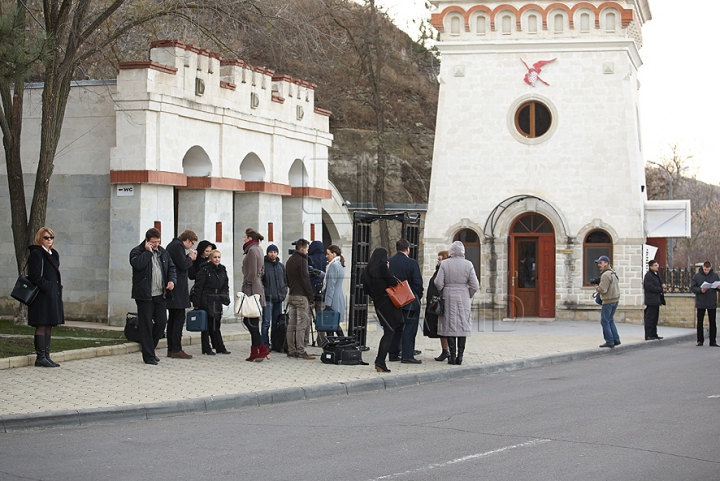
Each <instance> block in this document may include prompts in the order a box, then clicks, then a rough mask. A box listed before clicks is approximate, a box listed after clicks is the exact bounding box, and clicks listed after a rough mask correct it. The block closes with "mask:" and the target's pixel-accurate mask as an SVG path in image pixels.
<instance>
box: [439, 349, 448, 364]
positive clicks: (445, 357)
mask: <svg viewBox="0 0 720 481" xmlns="http://www.w3.org/2000/svg"><path fill="white" fill-rule="evenodd" d="M449 357H450V351H448V350H447V349H443V352H441V353H440V355H439V356H438V357H436V358H435V360H436V361H440V362H442V361H444V360H445V359H447V358H449Z"/></svg>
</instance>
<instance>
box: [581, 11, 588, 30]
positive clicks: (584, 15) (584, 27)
mask: <svg viewBox="0 0 720 481" xmlns="http://www.w3.org/2000/svg"><path fill="white" fill-rule="evenodd" d="M580 31H581V32H589V31H590V14H589V13H581V14H580Z"/></svg>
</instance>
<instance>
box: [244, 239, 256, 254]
mask: <svg viewBox="0 0 720 481" xmlns="http://www.w3.org/2000/svg"><path fill="white" fill-rule="evenodd" d="M259 243H260V241H259V240H257V239H250V240H249V241H247V242H246V243H244V244H243V254H247V251H248V249H250V246H251V245H253V244H259Z"/></svg>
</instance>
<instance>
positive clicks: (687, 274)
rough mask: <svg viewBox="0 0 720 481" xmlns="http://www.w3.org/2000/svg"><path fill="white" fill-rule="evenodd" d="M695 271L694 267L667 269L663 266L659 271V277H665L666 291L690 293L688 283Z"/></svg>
mask: <svg viewBox="0 0 720 481" xmlns="http://www.w3.org/2000/svg"><path fill="white" fill-rule="evenodd" d="M696 273H697V268H694V267H692V268H689V269H677V268H676V269H668V268H666V267H665V268H661V269H660V271H659V274H660V277H662V278H663V279H665V284H667V291H666V292H668V293H675V294H681V293H682V294H686V293H690V292H691V291H690V283H691V282H692V278H693V276H694V275H695V274H696Z"/></svg>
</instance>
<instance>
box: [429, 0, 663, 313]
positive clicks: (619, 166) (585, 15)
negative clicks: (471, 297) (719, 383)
mask: <svg viewBox="0 0 720 481" xmlns="http://www.w3.org/2000/svg"><path fill="white" fill-rule="evenodd" d="M432 3H433V4H435V5H436V7H438V8H437V9H436V12H439V13H436V14H434V15H433V25H434V26H435V27H436V28H437V29H438V30H439V31H440V32H441V41H440V42H439V43H438V48H439V50H440V53H441V54H442V66H441V71H440V75H439V77H440V97H439V106H438V119H437V129H436V137H435V151H434V158H433V171H432V179H431V185H430V193H429V208H428V213H427V217H426V221H425V259H426V262H425V264H426V265H425V266H424V268H425V274H426V275H427V276H428V277H429V274H431V273H432V269H433V267H434V259H435V257H436V253H437V252H438V251H439V250H441V249H446V248H447V247H448V245H449V244H450V243H451V242H452V241H453V240H454V238H455V236H456V235H457V234H458V232H460V231H461V230H463V229H470V230H472V231H473V232H474V233H475V234H477V237H478V239H479V244H480V259H479V265H480V272H479V273H478V274H479V278H480V281H481V290H480V292H479V293H478V294H477V295H476V303H479V304H480V305H481V306H483V307H484V308H486V309H488V311H486V312H489V313H491V315H492V316H494V317H493V318H496V316H499V317H505V316H507V315H510V316H512V317H520V316H522V315H523V312H529V313H530V314H529V317H535V316H538V317H557V318H588V317H590V318H595V317H598V318H599V313H597V312H596V311H597V309H596V308H595V307H594V304H593V301H592V299H591V294H592V292H593V291H594V288H593V286H591V285H588V284H587V275H588V273H586V274H585V276H586V278H585V279H584V278H583V272H584V270H583V266H584V265H587V262H586V260H585V259H584V253H585V249H584V243H585V241H586V237H587V235H588V234H589V233H591V232H593V231H602V232H603V233H605V234H607V235H608V236H609V237H610V239H611V242H612V247H611V251H610V252H611V257H612V263H613V265H614V267H615V268H616V270H617V272H618V275H619V277H620V280H621V287H622V299H621V303H620V310H621V312H620V315H619V317H620V318H623V316H624V317H626V318H628V319H639V318H641V307H642V273H643V265H642V246H643V243H644V240H645V233H644V220H643V209H644V202H645V200H646V194H645V175H644V160H643V155H642V141H641V138H640V128H639V118H638V88H639V84H638V80H637V70H638V68H639V67H640V66H641V64H642V62H641V60H640V56H639V53H638V48H639V46H640V29H641V27H642V25H643V23H644V22H645V21H648V20H649V19H650V12H649V9H648V6H647V2H646V1H645V0H639V1H632V0H628V1H616V2H578V1H564V2H560V3H558V2H549V1H546V2H534V3H528V2H525V1H502V2H500V1H497V2H496V1H485V2H476V1H454V2H451V1H447V2H446V1H435V2H432ZM523 61H524V62H525V63H526V64H527V68H526V65H525V64H523ZM540 61H550V63H547V64H544V65H539V69H540V70H541V71H540V72H539V74H538V75H539V77H540V79H539V80H537V81H536V82H535V85H534V86H532V85H531V84H530V83H529V82H526V81H525V75H526V74H528V75H531V74H532V71H531V70H529V69H532V68H534V67H533V66H534V65H537V64H536V63H537V62H540ZM529 80H532V79H529ZM545 82H546V83H547V84H546V83H545ZM529 102H531V103H532V102H534V103H535V104H534V105H537V104H538V103H539V104H540V106H539V107H533V108H537V109H540V108H542V106H545V107H546V108H547V110H548V111H549V113H550V115H551V117H552V120H551V121H550V122H549V125H548V123H547V122H545V121H543V120H542V119H544V117H543V118H541V117H540V114H536V115H538V117H537V118H538V119H540V120H538V126H539V127H538V129H541V128H542V127H543V125H544V128H547V132H546V133H544V134H543V135H537V134H533V133H532V132H530V131H527V125H525V124H522V122H523V120H522V119H523V117H522V116H521V117H518V116H517V113H518V111H519V110H521V107H523V106H525V105H528V103H529ZM526 112H528V111H526ZM537 112H540V110H537ZM521 115H522V114H521ZM530 115H532V114H530ZM529 122H530V123H531V124H532V123H533V122H532V117H531V120H530V121H529ZM508 199H510V200H508ZM458 206H462V207H461V208H458ZM532 213H536V214H539V215H540V216H542V218H544V219H546V220H547V221H549V222H550V224H551V225H552V232H551V234H553V235H552V236H550V237H552V243H553V244H554V248H553V254H552V255H550V256H549V258H548V259H546V260H544V261H543V260H541V259H540V252H539V251H537V253H536V252H535V250H533V251H532V252H533V255H532V256H531V255H528V256H527V257H528V259H530V258H531V257H532V258H533V264H535V263H537V266H535V265H533V269H535V267H537V272H536V275H537V278H533V281H532V283H533V284H534V283H535V282H536V281H537V284H538V285H537V286H533V287H536V288H538V289H539V288H540V285H539V284H540V283H541V281H542V274H541V272H540V270H541V268H544V269H545V271H544V272H545V275H546V276H551V278H552V280H551V281H550V283H551V284H553V285H545V286H544V288H543V289H544V291H543V292H544V294H545V295H546V297H547V298H548V299H550V300H551V302H552V306H551V307H552V309H550V307H549V306H548V305H547V304H546V305H545V306H544V307H545V310H543V309H542V306H541V309H540V312H539V313H538V312H537V309H535V308H534V307H533V306H527V305H526V306H525V307H530V308H529V309H527V310H525V309H524V308H520V309H518V304H517V303H518V301H517V299H518V298H519V297H522V295H527V296H530V297H529V298H527V299H529V300H525V299H523V300H522V302H525V303H526V304H527V303H530V304H532V303H533V302H542V301H538V300H537V299H536V298H534V297H532V293H530V292H529V291H530V289H528V292H526V293H524V294H522V295H521V294H520V293H518V292H517V291H516V289H517V288H518V286H519V284H517V283H518V282H523V281H522V280H519V277H520V278H522V274H518V272H517V271H518V266H519V265H524V264H523V259H522V256H523V255H524V254H522V253H518V252H517V251H516V249H518V248H519V247H518V246H519V245H525V244H517V242H518V241H522V242H524V241H525V240H528V241H532V240H533V239H535V238H536V237H537V239H540V237H542V238H545V239H548V236H549V234H550V233H548V232H546V233H544V234H543V235H538V236H536V237H533V235H532V233H530V232H528V233H525V234H522V235H521V236H519V237H513V236H512V235H511V234H512V232H511V230H512V228H513V225H514V223H515V222H516V221H517V220H518V219H520V218H522V217H523V216H526V215H528V214H532ZM516 232H517V231H516ZM541 243H542V242H541ZM536 247H537V246H536ZM533 249H535V248H533ZM538 249H539V247H538ZM513 259H515V260H513ZM518 259H520V260H518ZM543 262H544V264H543ZM528 284H530V283H528ZM543 292H540V294H538V295H540V296H541V297H542V295H543ZM536 294H537V293H536ZM522 302H521V304H522ZM535 307H537V306H535Z"/></svg>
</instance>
